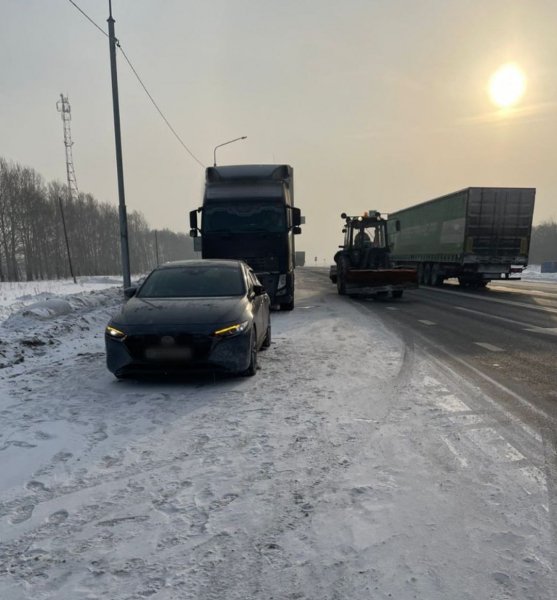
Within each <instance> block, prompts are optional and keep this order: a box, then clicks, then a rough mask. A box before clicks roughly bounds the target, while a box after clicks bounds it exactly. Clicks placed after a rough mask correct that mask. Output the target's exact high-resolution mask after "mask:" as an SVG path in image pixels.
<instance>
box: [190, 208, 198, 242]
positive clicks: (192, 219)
mask: <svg viewBox="0 0 557 600" xmlns="http://www.w3.org/2000/svg"><path fill="white" fill-rule="evenodd" d="M190 229H192V230H193V229H195V230H196V231H197V211H196V210H190ZM190 235H191V237H196V236H195V235H192V234H191V232H190Z"/></svg>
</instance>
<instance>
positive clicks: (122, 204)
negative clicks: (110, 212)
mask: <svg viewBox="0 0 557 600" xmlns="http://www.w3.org/2000/svg"><path fill="white" fill-rule="evenodd" d="M108 9H109V17H108V40H109V45H110V73H111V76H112V107H113V111H114V140H115V143H116V170H117V173H118V199H119V213H120V249H121V252H122V275H123V277H124V288H127V287H130V285H131V277H130V252H129V245H128V217H127V213H126V197H125V194H124V166H123V163H122V138H121V135H120V102H119V100H118V73H117V71H116V45H117V44H118V40H117V39H116V35H115V33H114V19H113V18H112V0H108Z"/></svg>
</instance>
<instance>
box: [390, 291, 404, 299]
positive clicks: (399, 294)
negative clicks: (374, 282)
mask: <svg viewBox="0 0 557 600" xmlns="http://www.w3.org/2000/svg"><path fill="white" fill-rule="evenodd" d="M403 291H404V290H393V291H392V292H391V296H392V297H393V298H402V292H403Z"/></svg>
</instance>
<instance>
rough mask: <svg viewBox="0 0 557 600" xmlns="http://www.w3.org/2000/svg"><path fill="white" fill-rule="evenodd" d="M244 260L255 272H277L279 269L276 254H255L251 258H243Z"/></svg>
mask: <svg viewBox="0 0 557 600" xmlns="http://www.w3.org/2000/svg"><path fill="white" fill-rule="evenodd" d="M243 260H244V261H245V262H247V263H248V265H249V266H250V267H251V268H252V269H253V270H254V271H255V272H256V273H263V272H272V271H275V272H277V271H278V270H279V261H278V257H276V256H255V257H252V258H244V259H243Z"/></svg>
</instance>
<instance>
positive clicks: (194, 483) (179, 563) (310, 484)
mask: <svg viewBox="0 0 557 600" xmlns="http://www.w3.org/2000/svg"><path fill="white" fill-rule="evenodd" d="M297 277H298V280H297V281H298V292H297V294H298V298H297V308H296V309H295V310H294V311H293V312H292V313H273V344H272V346H271V348H269V350H267V351H266V352H264V353H262V354H261V355H260V365H261V370H260V371H259V373H258V374H257V376H256V377H255V378H246V379H243V378H220V379H217V380H214V379H213V378H211V377H204V378H195V379H190V380H185V381H160V380H154V381H141V382H133V381H117V380H115V379H114V378H113V377H112V376H111V375H110V373H109V372H108V371H107V370H106V368H105V365H104V352H103V348H104V347H103V337H102V334H103V328H104V325H105V323H106V321H107V319H108V315H109V314H110V312H111V311H112V310H114V308H115V306H116V305H117V303H118V302H119V299H118V296H117V293H116V291H115V290H112V291H108V292H106V291H105V292H97V293H96V294H93V295H91V297H93V298H99V299H100V301H99V302H95V301H93V300H90V301H89V302H88V303H82V306H79V304H80V303H79V302H73V310H72V311H71V312H69V313H68V314H64V315H62V316H59V317H57V318H52V319H49V320H46V321H45V320H44V319H43V320H41V319H40V318H39V316H37V315H27V316H26V317H22V316H21V315H19V316H17V315H16V316H15V317H11V318H10V319H8V321H6V322H5V323H4V324H3V326H2V335H1V339H2V342H3V343H2V345H0V348H1V349H2V351H3V356H4V358H3V360H4V368H3V369H2V371H0V376H1V377H2V379H1V380H0V416H1V425H0V460H1V463H0V464H1V466H2V476H1V478H0V598H2V599H6V600H20V599H26V600H28V599H33V600H42V599H56V600H70V599H71V600H74V599H76V598H79V599H86V600H94V599H95V600H96V599H99V600H100V599H101V598H103V599H106V598H110V599H111V600H131V599H135V598H146V597H150V598H154V599H157V600H170V599H176V600H177V599H180V600H182V599H188V600H189V599H192V600H193V599H200V600H212V599H215V600H216V599H219V600H221V599H223V598H226V599H238V600H239V599H242V600H244V599H250V598H257V599H270V598H274V599H299V600H301V599H304V600H310V599H311V600H313V599H316V600H317V599H331V600H332V599H338V600H341V599H354V600H363V599H370V598H373V599H375V598H378V599H383V598H385V599H386V598H394V599H397V600H406V599H413V598H419V599H424V600H426V599H428V600H431V599H439V600H441V599H442V600H447V599H449V598H450V599H455V600H460V599H470V600H472V599H474V600H478V599H483V598H486V599H487V598H490V599H501V600H502V599H507V598H530V599H532V600H545V599H547V600H550V599H552V598H554V597H555V587H554V580H553V571H554V562H553V561H554V556H555V554H554V551H555V528H554V527H555V523H554V522H552V521H553V519H552V517H551V516H550V515H551V510H550V506H551V503H550V501H549V500H550V498H549V497H548V486H547V485H546V473H545V472H544V471H543V469H541V468H540V464H541V462H542V461H541V459H540V460H539V461H538V460H535V456H536V453H537V454H539V455H540V456H541V454H542V453H543V447H542V442H541V439H540V438H539V437H538V436H537V435H536V433H535V432H533V431H529V430H527V429H525V428H523V427H521V425H520V424H519V423H518V424H517V423H514V422H512V420H509V419H502V418H501V415H500V414H499V413H498V412H496V411H495V410H494V409H492V408H490V406H491V405H489V403H487V402H486V404H485V405H483V406H482V405H478V398H477V397H476V396H475V397H474V398H472V397H471V392H470V386H469V385H465V384H464V382H462V385H459V383H458V381H456V382H455V380H454V379H450V378H447V377H445V376H444V375H442V374H441V373H440V372H439V369H438V368H437V366H436V365H435V363H433V362H432V361H431V360H430V359H429V358H428V357H427V356H425V355H422V354H421V352H420V351H419V350H417V349H416V348H414V347H413V345H412V343H407V342H406V341H405V340H403V339H400V338H399V337H397V336H396V335H394V334H393V333H392V332H391V331H390V330H388V329H387V328H386V325H384V324H383V322H382V321H381V320H380V319H379V317H378V316H376V315H374V314H373V313H372V312H370V311H363V310H362V309H361V307H359V306H358V305H357V303H352V302H350V301H348V300H347V299H344V298H340V297H338V296H337V295H336V293H335V290H334V288H333V287H332V286H330V287H327V285H326V283H325V284H324V283H323V281H324V278H323V277H322V275H320V274H317V273H316V271H312V270H311V269H300V270H299V274H298V275H297ZM25 340H27V343H24V341H25ZM33 340H34V341H33ZM516 440H518V441H520V440H524V448H521V447H520V445H519V444H517V443H516ZM549 487H550V489H551V488H552V486H551V485H550V486H549Z"/></svg>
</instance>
